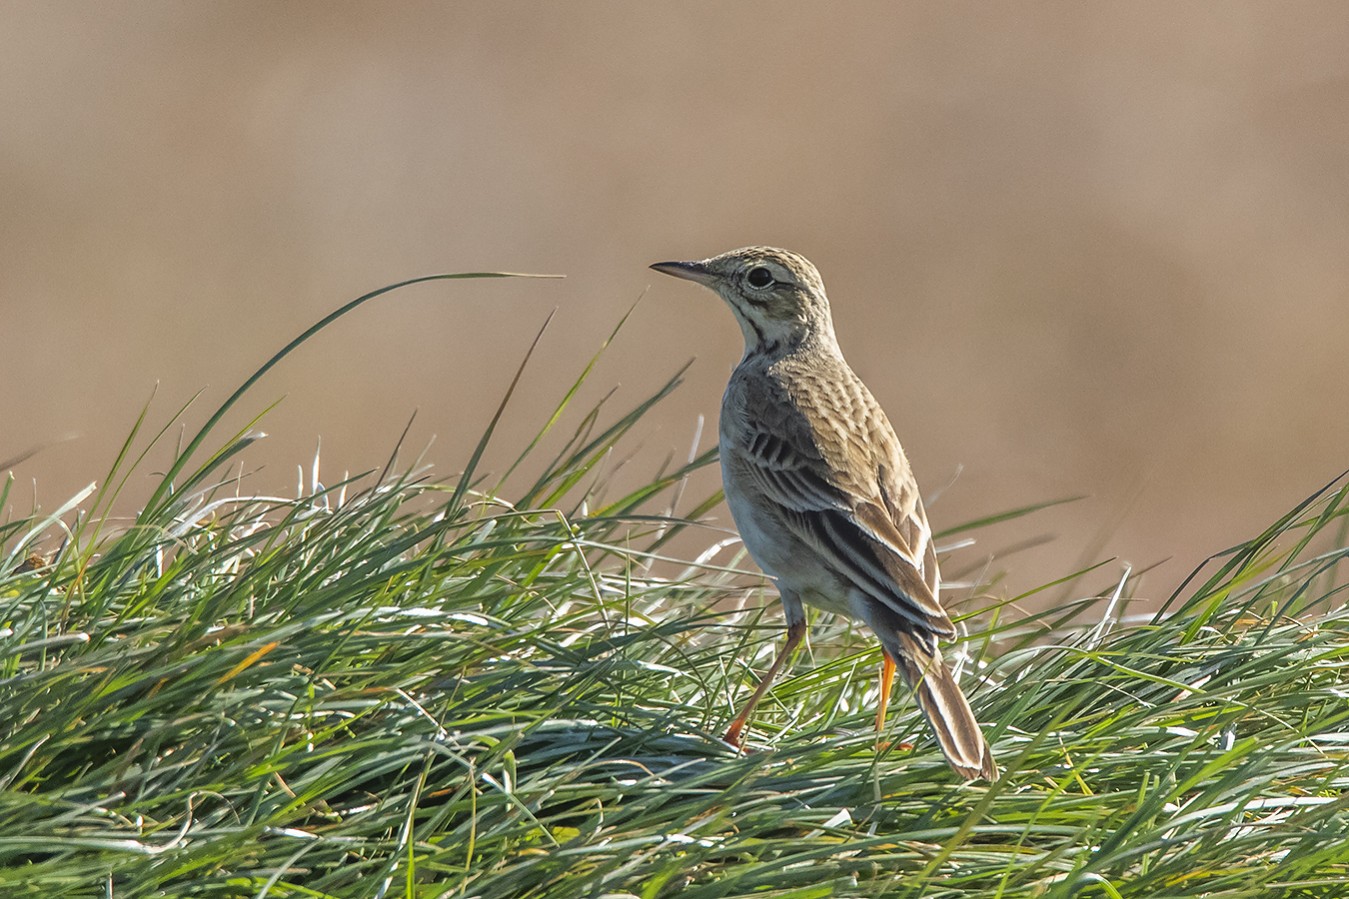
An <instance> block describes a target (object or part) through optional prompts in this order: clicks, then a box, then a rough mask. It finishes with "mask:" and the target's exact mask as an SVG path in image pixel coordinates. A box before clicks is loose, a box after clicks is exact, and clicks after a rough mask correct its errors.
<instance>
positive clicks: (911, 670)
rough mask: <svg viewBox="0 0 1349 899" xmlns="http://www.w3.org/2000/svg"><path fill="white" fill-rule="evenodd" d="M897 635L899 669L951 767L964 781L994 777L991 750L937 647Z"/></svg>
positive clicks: (991, 778)
mask: <svg viewBox="0 0 1349 899" xmlns="http://www.w3.org/2000/svg"><path fill="white" fill-rule="evenodd" d="M899 637H900V641H899V643H900V647H901V649H902V650H903V651H902V652H899V653H897V654H896V658H895V661H896V662H897V663H898V666H899V672H900V674H902V675H903V676H904V680H905V681H907V682H908V684H909V686H910V687H911V688H912V689H913V695H914V698H915V699H917V701H918V708H919V709H921V710H922V712H923V716H924V717H925V718H927V722H928V724H929V725H930V726H931V727H932V732H933V733H934V734H935V735H936V737H937V743H938V745H940V746H941V751H942V754H943V755H945V756H946V761H947V762H948V763H949V764H950V766H951V768H952V770H954V771H955V772H956V773H957V774H959V775H960V776H962V777H964V778H965V779H966V780H973V779H975V778H977V777H982V778H984V779H985V780H993V779H994V778H996V777H997V776H998V766H997V764H996V763H995V762H994V761H993V750H991V749H990V748H989V746H988V742H987V741H986V740H984V734H983V731H982V730H980V728H979V722H978V721H977V720H976V719H975V717H974V712H972V711H970V704H969V702H968V701H967V700H966V699H965V694H964V693H962V692H961V691H960V685H959V684H957V683H956V680H955V678H954V677H952V676H951V671H950V669H948V668H947V667H946V664H945V663H944V662H943V661H942V658H941V652H940V651H939V650H937V649H936V647H932V648H931V649H929V648H927V647H924V646H923V645H922V644H921V643H919V642H918V641H917V640H915V639H913V638H912V637H910V636H908V635H907V634H902V633H901V634H900V635H899Z"/></svg>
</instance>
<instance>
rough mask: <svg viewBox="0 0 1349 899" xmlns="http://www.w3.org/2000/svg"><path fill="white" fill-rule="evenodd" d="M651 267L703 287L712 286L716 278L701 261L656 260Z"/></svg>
mask: <svg viewBox="0 0 1349 899" xmlns="http://www.w3.org/2000/svg"><path fill="white" fill-rule="evenodd" d="M651 267H652V268H653V269H655V270H656V271H658V272H661V273H662V274H666V275H674V276H675V277H676V278H683V279H684V280H685V281H694V282H696V283H698V284H701V285H703V286H704V287H711V286H713V284H714V283H715V282H716V280H717V276H716V274H715V273H714V272H712V271H710V270H709V269H708V268H707V266H706V265H704V264H703V263H701V262H657V263H656V264H655V265H653V266H651Z"/></svg>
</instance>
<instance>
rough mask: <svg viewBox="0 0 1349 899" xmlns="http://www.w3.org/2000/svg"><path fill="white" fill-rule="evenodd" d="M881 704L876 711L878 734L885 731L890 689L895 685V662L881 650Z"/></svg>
mask: <svg viewBox="0 0 1349 899" xmlns="http://www.w3.org/2000/svg"><path fill="white" fill-rule="evenodd" d="M881 656H882V658H883V661H882V662H881V704H880V708H878V709H877V710H876V734H877V735H878V736H879V735H880V732H881V731H882V730H884V729H885V710H886V709H888V708H890V688H891V687H892V686H894V683H895V660H894V657H893V656H891V655H890V653H888V652H886V651H885V650H881Z"/></svg>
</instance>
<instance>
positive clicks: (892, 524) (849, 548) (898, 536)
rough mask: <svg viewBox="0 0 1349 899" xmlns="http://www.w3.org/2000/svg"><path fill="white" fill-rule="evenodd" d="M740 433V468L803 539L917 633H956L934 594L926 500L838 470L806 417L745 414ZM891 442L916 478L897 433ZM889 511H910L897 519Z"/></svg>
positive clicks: (879, 477)
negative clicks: (770, 418) (768, 418)
mask: <svg viewBox="0 0 1349 899" xmlns="http://www.w3.org/2000/svg"><path fill="white" fill-rule="evenodd" d="M886 427H887V428H888V427H889V426H888V424H887V425H886ZM736 430H737V432H738V435H739V437H740V438H741V439H740V440H739V441H738V445H737V446H736V447H735V448H734V449H735V452H736V456H737V462H738V463H739V464H740V467H741V470H742V471H744V472H745V473H746V474H747V475H748V476H749V477H750V478H751V479H752V480H753V482H754V483H755V484H756V485H757V486H758V487H759V491H760V493H761V494H762V495H763V497H764V499H766V500H768V501H770V502H772V503H773V504H775V505H776V506H777V508H778V509H779V510H780V512H781V516H782V520H783V521H784V522H785V523H786V525H787V526H788V527H789V528H791V529H792V530H793V531H794V532H795V533H796V536H797V537H798V538H800V539H801V540H803V541H804V542H805V543H806V544H807V545H809V546H811V547H813V548H814V549H815V551H816V552H818V553H819V554H820V556H821V557H822V559H823V561H824V562H825V563H826V564H827V565H828V566H829V567H830V568H832V569H834V570H836V571H838V572H839V573H840V574H841V575H843V576H844V577H846V578H847V579H848V580H850V581H851V582H852V583H854V584H855V585H856V586H857V587H858V588H859V589H861V590H862V591H863V592H865V593H866V594H867V595H868V596H870V597H872V598H874V599H876V600H878V601H879V602H881V603H882V604H883V605H884V606H885V607H887V608H888V609H889V610H890V611H892V612H894V613H895V614H897V615H900V616H901V617H903V618H904V619H905V620H907V621H908V622H910V623H912V624H913V625H915V626H916V627H917V628H918V630H919V631H920V632H927V633H931V634H936V635H939V636H952V635H954V633H955V628H954V626H953V625H952V624H951V619H950V618H948V617H947V615H946V612H944V611H943V610H942V607H941V605H940V604H939V603H938V601H937V597H936V593H935V590H934V588H935V586H936V570H937V564H936V558H935V556H934V555H933V553H932V549H931V539H930V538H929V536H928V530H927V522H926V519H925V517H923V513H922V505H921V502H918V503H917V504H915V503H914V502H913V499H916V497H917V490H916V487H915V488H913V489H912V494H911V495H910V494H909V493H907V492H904V491H901V490H899V489H898V488H896V487H895V486H894V484H893V483H892V484H890V486H889V489H890V491H893V492H894V493H896V494H898V495H896V496H894V497H891V496H889V495H887V489H886V482H895V481H896V479H895V477H894V476H893V475H891V474H886V473H884V472H882V471H881V470H880V469H879V468H877V469H874V470H871V471H870V472H869V474H868V475H867V476H866V477H859V476H858V475H859V472H856V471H853V472H850V473H844V472H840V471H839V470H837V468H836V467H834V466H831V465H830V464H829V463H828V462H827V461H826V459H825V454H824V453H822V452H821V448H820V446H819V441H818V440H817V433H816V430H815V429H813V428H811V427H810V424H809V422H808V421H806V420H805V418H804V416H798V415H793V416H791V417H790V418H787V419H785V420H782V421H763V420H762V419H756V418H750V417H746V419H744V420H742V421H741V426H740V427H739V428H737V429H736ZM890 440H891V441H893V442H894V450H893V451H894V453H895V454H896V455H897V458H898V462H899V463H902V464H903V466H904V472H905V477H907V478H908V480H909V481H912V476H911V475H908V474H907V462H904V460H903V456H902V455H899V450H898V441H894V438H893V432H891V435H890ZM895 467H898V465H896V466H895ZM868 487H869V489H868ZM892 509H896V510H899V509H907V510H908V511H907V512H906V514H904V515H903V516H901V517H899V518H898V519H897V518H896V517H895V516H894V515H893V514H892V511H891V510H892ZM928 572H931V575H930V578H931V579H930V580H929V577H928V576H927V573H928Z"/></svg>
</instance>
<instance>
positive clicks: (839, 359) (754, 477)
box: [652, 247, 997, 779]
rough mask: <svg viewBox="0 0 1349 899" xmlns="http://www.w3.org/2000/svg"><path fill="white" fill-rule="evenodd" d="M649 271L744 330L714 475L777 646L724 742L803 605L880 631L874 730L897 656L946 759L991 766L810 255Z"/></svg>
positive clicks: (887, 456) (925, 567)
mask: <svg viewBox="0 0 1349 899" xmlns="http://www.w3.org/2000/svg"><path fill="white" fill-rule="evenodd" d="M652 268H655V269H657V270H658V271H662V272H665V273H667V274H671V275H676V276H678V277H682V278H686V279H688V280H692V281H696V282H698V283H700V284H703V285H704V286H706V287H709V288H711V289H712V290H714V291H716V292H717V293H718V294H719V295H720V296H721V297H722V299H724V300H725V301H726V303H727V305H728V306H730V308H731V311H732V312H733V313H734V314H735V317H736V321H737V322H738V323H739V324H740V328H741V331H742V332H743V333H744V336H745V355H744V357H743V358H742V359H741V361H740V364H739V366H737V367H736V369H735V372H734V373H733V374H732V375H731V379H730V382H729V384H728V385H727V387H726V394H725V396H724V397H723V399H722V407H721V426H720V444H721V466H722V478H723V481H724V483H725V487H726V499H727V504H728V505H729V506H730V508H731V514H732V516H733V517H734V518H735V522H736V526H737V527H738V528H739V530H740V534H741V538H742V539H743V540H744V543H745V546H746V548H747V549H748V550H749V552H750V555H751V556H753V557H754V560H755V561H756V562H757V563H758V564H759V566H760V567H761V568H763V570H764V571H765V573H767V574H768V575H769V576H771V577H772V578H773V579H774V581H775V583H776V584H777V587H778V590H779V592H780V594H781V596H782V603H783V607H784V610H785V611H786V615H787V624H788V643H787V647H786V648H785V649H784V650H783V652H782V653H781V654H780V655H779V657H778V659H777V661H776V662H775V663H774V665H773V667H772V668H771V669H770V670H769V672H768V673H767V674H766V675H765V676H764V679H763V680H762V682H761V683H760V685H759V688H758V689H757V690H756V691H755V693H754V695H753V697H752V698H751V699H750V701H749V703H748V704H747V705H746V707H745V709H744V711H742V712H741V714H740V715H739V716H738V717H737V718H736V721H735V723H733V724H732V726H731V729H730V731H729V732H728V733H727V740H728V741H729V742H732V743H738V742H739V740H740V737H741V732H742V730H743V728H744V727H745V725H746V723H747V721H748V719H749V716H750V714H751V713H752V711H753V709H754V706H755V705H756V704H757V703H758V701H759V699H760V698H761V697H762V695H763V693H764V692H765V691H766V690H767V687H768V685H769V683H771V681H772V679H773V677H774V676H775V675H776V674H777V672H778V670H779V668H780V667H781V665H782V663H783V661H784V659H785V658H786V656H787V654H788V653H789V652H790V651H791V649H792V648H793V647H794V646H795V645H796V643H797V642H798V641H799V640H800V639H801V637H802V636H803V635H804V629H805V617H804V610H803V609H802V605H801V604H802V603H803V602H808V603H811V604H812V605H816V606H819V607H821V608H824V609H826V610H828V611H831V612H835V613H838V614H842V615H847V616H850V617H853V618H858V619H860V620H862V621H863V622H865V623H866V624H867V625H868V626H869V627H870V628H871V629H872V630H873V631H875V632H876V635H877V636H878V637H879V638H880V641H881V645H882V647H883V648H884V651H885V667H884V669H883V674H882V696H881V704H880V710H879V712H878V714H877V728H878V729H879V728H880V727H881V726H882V725H883V722H884V717H885V707H886V702H887V700H888V693H889V681H890V678H891V676H892V675H893V673H894V671H895V668H896V666H897V667H898V670H899V671H900V673H901V674H903V676H904V678H905V680H906V681H907V682H908V683H909V684H910V686H911V687H913V689H914V693H915V696H916V698H917V700H918V704H919V707H920V708H921V709H922V711H923V713H924V715H925V716H926V717H927V719H928V721H929V723H930V724H931V726H932V729H933V732H934V734H935V735H936V736H937V740H938V743H939V744H940V746H941V748H942V751H943V753H945V755H946V757H947V760H948V762H949V763H950V765H951V767H952V768H953V769H954V770H955V771H957V772H958V773H960V774H961V775H963V776H964V777H967V778H973V777H985V778H990V779H991V778H993V777H994V776H996V773H997V768H996V766H995V765H994V762H993V755H992V752H991V750H990V749H989V747H988V744H987V742H986V741H985V740H984V737H983V734H982V732H981V731H980V729H979V725H978V722H977V721H976V720H975V718H974V715H973V713H972V712H971V711H970V707H969V704H968V702H967V701H966V700H965V697H964V694H963V693H962V692H961V690H960V687H959V686H958V685H957V684H956V682H955V679H954V678H953V677H952V676H951V673H950V671H949V670H948V669H947V667H946V665H945V664H944V663H943V662H942V659H941V652H940V650H939V648H938V640H939V639H941V638H949V637H952V636H954V635H955V628H954V626H953V625H952V624H951V620H950V618H949V617H947V615H946V612H945V611H944V610H943V609H942V607H941V604H940V602H939V599H938V597H939V595H940V590H941V575H940V572H939V570H938V565H937V558H936V554H935V551H934V549H933V545H932V536H931V530H930V528H929V527H928V523H927V515H926V513H925V511H924V509H923V502H922V499H921V497H920V496H919V493H918V485H917V483H916V482H915V480H914V477H913V473H912V471H911V469H910V468H909V463H908V459H906V458H905V456H904V451H903V449H902V448H901V447H900V444H899V439H898V438H897V437H896V436H895V432H894V429H893V428H892V427H891V426H890V422H889V420H888V419H887V418H886V416H885V413H884V412H883V411H882V410H881V408H880V406H879V404H877V402H876V400H875V398H874V397H873V396H872V395H871V391H869V390H868V389H867V387H866V385H865V384H863V383H862V381H861V379H860V378H858V377H857V375H856V374H854V373H853V371H852V369H851V368H850V367H849V366H848V363H847V361H846V360H844V358H843V354H842V352H841V351H840V350H839V347H838V342H837V340H836V338H835V336H834V327H833V321H832V319H831V316H830V310H829V301H828V299H827V298H826V295H825V292H824V284H823V282H822V281H821V280H820V276H819V273H818V272H817V271H816V270H815V267H814V266H813V265H811V264H810V262H809V261H807V260H806V259H805V258H804V257H801V256H798V255H796V254H795V253H790V252H788V251H786V250H777V249H773V248H769V247H748V248H745V249H742V250H735V251H732V252H730V253H725V254H722V255H721V256H715V257H713V258H711V259H706V260H703V261H701V262H671V263H658V264H657V265H654V266H652Z"/></svg>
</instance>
